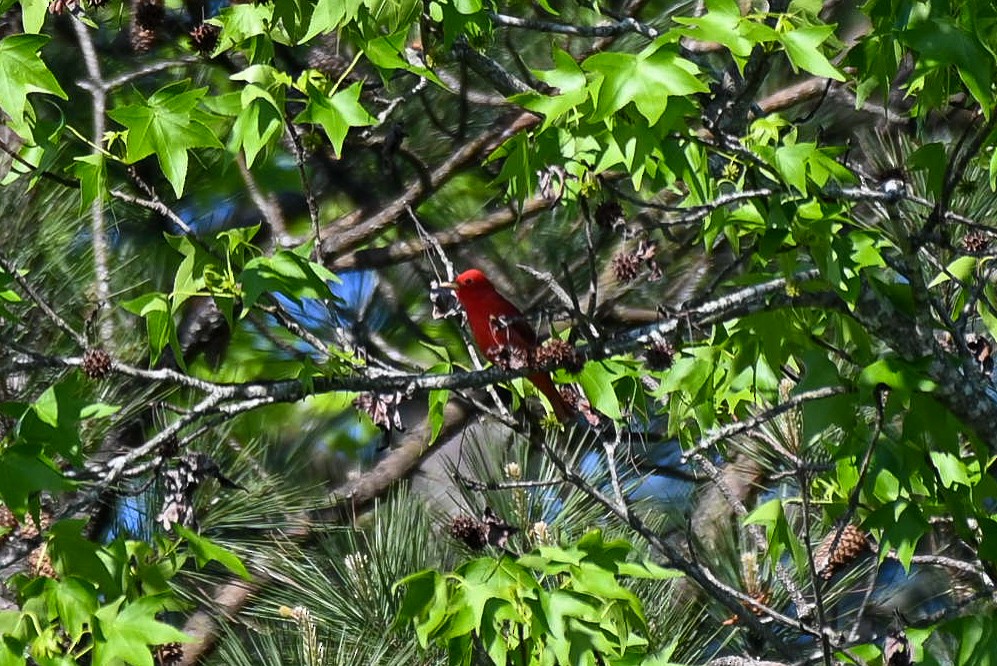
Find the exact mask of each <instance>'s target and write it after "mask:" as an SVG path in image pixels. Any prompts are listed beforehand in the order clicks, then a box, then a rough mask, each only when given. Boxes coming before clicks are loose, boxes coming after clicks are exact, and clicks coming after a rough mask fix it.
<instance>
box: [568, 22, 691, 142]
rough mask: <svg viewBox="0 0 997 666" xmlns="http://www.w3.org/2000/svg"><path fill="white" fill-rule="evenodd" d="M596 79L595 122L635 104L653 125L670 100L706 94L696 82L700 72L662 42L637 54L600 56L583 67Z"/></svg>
mask: <svg viewBox="0 0 997 666" xmlns="http://www.w3.org/2000/svg"><path fill="white" fill-rule="evenodd" d="M582 67H583V68H584V69H585V71H587V72H590V73H591V74H593V76H595V77H596V78H595V81H594V82H593V84H592V85H591V86H590V91H591V95H592V100H593V102H595V105H596V110H595V114H594V119H595V120H601V119H604V118H606V117H608V116H610V115H612V114H614V113H616V112H617V111H619V110H620V109H622V108H623V107H624V106H626V105H627V104H629V103H630V102H633V103H634V104H635V105H636V107H637V110H638V111H639V112H640V113H641V115H643V116H644V117H645V118H646V119H647V122H648V123H650V124H652V125H653V124H654V123H656V122H657V121H658V119H659V118H660V117H661V114H662V113H664V111H665V106H666V104H667V101H668V97H669V96H683V95H692V94H695V93H701V92H707V91H708V90H709V88H707V87H706V85H705V84H704V83H703V82H702V81H700V80H699V79H698V78H696V77H697V76H698V75H699V68H698V67H697V66H696V65H695V64H693V63H692V62H690V61H689V60H686V59H685V58H682V57H680V56H679V55H678V52H677V50H676V47H675V46H674V45H672V44H669V43H667V42H666V41H665V38H659V39H658V40H657V41H655V42H654V43H653V44H652V45H650V46H649V47H647V48H646V49H644V50H643V51H641V52H640V53H638V54H637V55H633V54H629V53H597V54H596V55H593V56H590V57H588V58H586V59H585V62H583V63H582Z"/></svg>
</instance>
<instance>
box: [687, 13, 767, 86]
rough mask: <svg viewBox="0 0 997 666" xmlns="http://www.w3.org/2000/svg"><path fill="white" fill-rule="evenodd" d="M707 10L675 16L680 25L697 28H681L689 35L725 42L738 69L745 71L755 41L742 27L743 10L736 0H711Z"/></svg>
mask: <svg viewBox="0 0 997 666" xmlns="http://www.w3.org/2000/svg"><path fill="white" fill-rule="evenodd" d="M706 6H707V10H708V11H707V12H706V14H704V15H703V16H701V17H695V18H691V17H684V16H683V17H679V16H676V17H675V22H676V23H678V24H680V25H689V26H692V27H694V28H695V30H679V31H678V32H679V33H680V34H682V35H685V36H687V37H691V38H693V39H698V40H700V41H704V42H716V43H718V44H723V45H724V46H726V47H727V49H728V50H729V51H730V53H731V55H732V56H734V60H735V61H736V62H737V64H738V69H740V70H741V71H742V72H743V71H744V62H745V60H746V59H747V57H748V56H749V55H751V49H752V48H754V46H755V43H754V42H753V41H752V40H750V39H748V38H746V37H745V36H744V35H743V34H742V32H743V31H742V30H741V29H740V26H741V22H742V20H743V19H742V18H741V10H740V8H739V7H738V6H737V2H735V0H710V1H709V2H707V3H706Z"/></svg>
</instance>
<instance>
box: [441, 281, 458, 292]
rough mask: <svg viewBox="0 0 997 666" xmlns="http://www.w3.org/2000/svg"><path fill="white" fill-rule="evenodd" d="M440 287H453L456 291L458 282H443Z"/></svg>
mask: <svg viewBox="0 0 997 666" xmlns="http://www.w3.org/2000/svg"><path fill="white" fill-rule="evenodd" d="M439 288H440V289H453V290H454V291H457V283H456V282H441V283H440V284H439Z"/></svg>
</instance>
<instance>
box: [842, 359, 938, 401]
mask: <svg viewBox="0 0 997 666" xmlns="http://www.w3.org/2000/svg"><path fill="white" fill-rule="evenodd" d="M921 366H924V367H921ZM926 367H927V363H926V362H925V363H921V364H914V363H910V362H908V361H906V360H904V359H902V358H900V357H899V356H895V355H890V356H887V357H885V358H882V359H880V360H878V361H876V362H874V363H872V364H870V365H868V366H866V367H865V368H864V369H863V370H862V373H861V374H860V375H859V384H860V385H861V386H864V387H870V388H875V387H876V386H879V385H880V384H885V385H886V386H889V387H890V388H891V389H895V390H899V391H902V392H904V393H913V392H915V391H918V392H922V393H930V392H931V391H934V390H935V386H936V385H935V383H934V382H933V381H932V380H931V379H929V378H928V376H927V374H926V372H925V369H926Z"/></svg>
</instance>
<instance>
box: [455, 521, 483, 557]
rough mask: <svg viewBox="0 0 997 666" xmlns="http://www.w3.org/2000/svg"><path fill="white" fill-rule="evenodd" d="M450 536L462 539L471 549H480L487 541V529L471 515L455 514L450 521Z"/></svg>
mask: <svg viewBox="0 0 997 666" xmlns="http://www.w3.org/2000/svg"><path fill="white" fill-rule="evenodd" d="M450 536H452V537H453V538H454V539H457V540H458V541H463V542H464V543H465V544H466V545H467V547H468V548H470V549H471V550H481V549H482V548H484V547H485V544H487V543H488V530H487V528H486V527H485V526H484V525H483V524H481V521H479V520H477V519H476V518H472V517H471V516H455V517H454V519H453V520H452V521H450Z"/></svg>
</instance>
